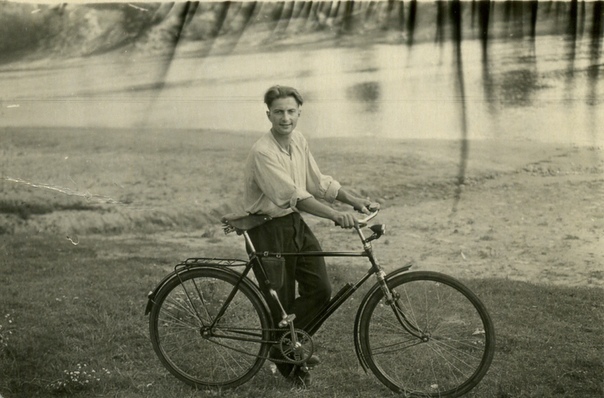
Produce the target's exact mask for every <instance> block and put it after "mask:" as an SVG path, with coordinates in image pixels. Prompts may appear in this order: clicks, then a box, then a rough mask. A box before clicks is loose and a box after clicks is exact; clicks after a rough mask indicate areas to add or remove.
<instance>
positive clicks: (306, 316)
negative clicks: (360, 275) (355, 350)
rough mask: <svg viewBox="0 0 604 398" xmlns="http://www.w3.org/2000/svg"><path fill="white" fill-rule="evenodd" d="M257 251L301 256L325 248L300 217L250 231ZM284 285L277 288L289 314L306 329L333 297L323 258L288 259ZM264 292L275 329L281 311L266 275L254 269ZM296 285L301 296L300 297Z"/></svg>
mask: <svg viewBox="0 0 604 398" xmlns="http://www.w3.org/2000/svg"><path fill="white" fill-rule="evenodd" d="M248 233H249V236H250V239H251V240H252V243H253V244H254V247H255V248H256V251H257V252H259V253H262V252H264V251H268V252H272V253H299V252H305V251H321V250H322V249H321V245H320V244H319V241H318V240H317V238H315V236H314V234H313V233H312V231H311V230H310V228H308V225H306V223H305V222H304V220H303V219H302V217H301V216H300V214H298V213H291V214H288V215H287V216H283V217H279V218H274V219H272V220H270V221H268V222H266V223H264V224H262V225H261V226H259V227H256V228H254V229H252V230H250V231H249V232H248ZM283 271H284V275H283V284H282V286H281V287H280V288H279V289H275V290H276V292H277V295H278V296H279V300H280V301H281V304H282V305H283V308H284V309H285V311H286V312H287V313H288V314H291V313H294V314H296V319H295V321H294V325H295V326H296V328H299V329H302V330H306V329H305V328H306V327H307V326H308V324H309V322H310V321H311V320H312V318H313V317H314V316H315V315H316V314H317V313H318V312H319V311H320V310H321V309H322V308H323V306H324V305H325V304H326V303H327V302H328V301H329V299H330V297H331V284H330V282H329V278H328V276H327V270H326V268H325V260H324V259H323V257H285V266H284V269H283ZM254 274H255V275H256V279H257V280H258V284H259V286H260V289H261V290H262V292H263V293H264V295H265V296H266V297H267V302H268V304H269V307H270V310H271V314H272V316H273V320H274V322H275V326H277V325H278V323H279V321H280V320H281V310H280V309H279V306H278V305H277V304H276V303H274V300H272V299H271V297H270V295H269V293H268V286H266V283H265V279H264V277H263V275H262V273H261V272H260V271H259V270H257V269H256V268H254ZM296 282H297V283H298V295H299V296H298V297H296Z"/></svg>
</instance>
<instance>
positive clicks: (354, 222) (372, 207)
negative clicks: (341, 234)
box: [333, 200, 380, 228]
mask: <svg viewBox="0 0 604 398" xmlns="http://www.w3.org/2000/svg"><path fill="white" fill-rule="evenodd" d="M354 209H355V210H356V211H358V212H359V213H363V214H367V215H369V214H371V213H374V212H376V211H378V210H379V209H380V204H379V203H376V202H371V201H370V200H365V201H363V202H362V203H359V204H358V205H357V206H354ZM372 218H373V217H372ZM333 221H334V222H335V223H336V225H338V226H340V227H342V228H358V227H359V226H360V224H361V223H362V221H361V222H359V219H358V218H357V216H356V215H354V214H353V213H346V212H338V213H337V214H336V216H335V217H334V219H333Z"/></svg>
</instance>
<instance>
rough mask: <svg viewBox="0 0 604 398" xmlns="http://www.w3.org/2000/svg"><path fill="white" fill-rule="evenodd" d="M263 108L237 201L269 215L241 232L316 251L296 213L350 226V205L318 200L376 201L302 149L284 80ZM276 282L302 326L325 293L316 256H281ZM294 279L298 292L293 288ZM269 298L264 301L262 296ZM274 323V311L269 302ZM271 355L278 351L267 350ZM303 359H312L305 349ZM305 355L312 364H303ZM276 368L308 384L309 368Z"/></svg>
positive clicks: (261, 243) (277, 249)
mask: <svg viewBox="0 0 604 398" xmlns="http://www.w3.org/2000/svg"><path fill="white" fill-rule="evenodd" d="M264 102H265V104H266V106H267V107H268V110H267V112H266V115H267V117H268V120H269V121H270V122H271V125H272V127H271V130H270V132H268V133H266V134H265V135H264V136H262V137H261V138H260V139H259V140H258V141H257V142H256V143H255V144H254V145H253V147H252V149H251V151H250V154H249V156H248V159H247V162H246V168H245V189H244V205H245V210H246V211H247V212H248V213H249V214H263V215H268V216H270V217H271V220H269V221H268V222H266V223H264V224H262V225H261V226H259V227H256V228H254V229H252V230H250V231H249V235H250V238H251V240H252V243H253V244H254V246H255V248H256V250H257V251H258V252H264V251H269V252H274V253H285V252H289V253H294V252H304V251H320V250H321V246H320V245H319V242H318V241H317V239H316V238H315V236H314V235H313V233H312V232H311V230H310V229H309V228H308V226H307V225H306V223H305V222H304V220H303V219H302V217H301V216H300V212H306V213H310V214H313V215H315V216H318V217H322V218H326V219H329V220H332V221H334V222H335V223H336V224H337V225H339V226H341V227H342V228H352V227H354V226H355V225H358V221H357V218H356V216H355V214H354V213H352V212H340V211H337V210H334V209H333V208H331V207H329V206H328V205H326V204H324V203H323V202H321V201H319V199H322V200H324V201H326V202H329V203H333V202H334V201H335V200H338V201H340V202H343V203H346V204H349V205H350V206H352V207H353V208H354V209H355V210H357V211H359V212H361V213H369V210H368V209H369V208H370V207H371V208H376V207H377V206H378V205H377V204H373V203H372V202H370V201H369V200H366V199H362V198H359V197H356V196H355V195H353V194H351V193H350V192H348V191H347V190H345V189H344V188H342V187H341V186H340V184H339V183H338V182H337V181H335V180H334V179H333V178H331V177H330V176H326V175H323V174H321V171H320V170H319V168H318V166H317V164H316V162H315V159H314V158H313V156H312V154H311V153H310V150H309V148H308V143H307V142H306V139H305V138H304V137H303V136H302V134H300V133H299V132H298V131H296V125H297V123H298V118H299V117H300V114H301V113H302V109H301V106H302V104H303V99H302V96H301V95H300V93H298V91H297V90H296V89H294V88H292V87H285V86H274V87H271V88H270V89H268V91H267V92H266V94H265V96H264ZM254 272H255V273H256V276H257V279H258V280H259V284H260V288H261V289H262V290H263V292H264V293H265V294H267V291H268V287H267V286H265V284H264V282H263V278H262V277H259V275H258V273H257V272H256V270H254ZM282 280H283V282H282V284H281V286H280V287H278V286H277V288H276V287H275V286H273V288H275V290H276V291H277V294H278V296H279V300H280V301H281V304H282V305H283V307H284V309H285V311H286V312H287V313H288V314H291V313H293V314H295V315H296V319H295V321H294V324H295V326H296V327H297V328H300V329H302V330H305V328H306V327H307V326H308V323H309V322H310V321H311V320H312V318H313V316H314V315H315V314H316V313H317V312H318V311H319V310H320V309H321V308H322V307H323V306H324V305H325V303H327V302H328V301H329V299H330V297H331V284H330V282H329V278H328V276H327V272H326V269H325V261H324V259H323V258H322V257H289V258H286V259H285V265H284V267H283V278H282ZM296 282H297V283H298V293H299V297H297V298H296V297H295V294H296ZM268 301H271V300H268ZM269 305H270V306H271V313H272V316H273V318H274V320H275V325H276V324H278V322H279V321H280V320H281V311H280V309H279V308H278V306H276V305H274V303H272V302H271V303H269ZM271 355H272V356H273V357H274V358H279V353H278V352H275V350H272V352H271ZM311 359H312V361H311V360H309V364H311V365H316V364H318V362H319V361H318V358H317V357H316V356H313V358H311ZM310 362H312V363H310ZM277 368H278V369H279V371H280V372H281V373H282V374H283V375H284V376H285V377H289V378H291V379H293V381H294V382H295V383H297V384H303V385H308V384H309V382H310V374H309V373H308V372H304V371H303V370H302V369H303V368H300V367H294V366H292V365H288V364H280V363H277Z"/></svg>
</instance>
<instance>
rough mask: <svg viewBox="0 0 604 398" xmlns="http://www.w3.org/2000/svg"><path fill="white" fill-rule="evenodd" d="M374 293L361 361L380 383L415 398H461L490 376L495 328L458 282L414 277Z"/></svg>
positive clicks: (362, 331) (366, 313)
mask: <svg viewBox="0 0 604 398" xmlns="http://www.w3.org/2000/svg"><path fill="white" fill-rule="evenodd" d="M388 286H389V287H390V291H391V292H392V294H393V300H392V302H391V303H389V302H387V300H386V299H385V297H384V294H383V292H382V289H380V288H377V289H374V290H373V292H372V293H370V294H371V295H370V296H369V297H368V300H367V301H366V305H365V306H364V308H362V311H363V312H362V314H361V317H360V324H359V337H360V341H361V350H362V355H363V356H364V358H365V360H366V362H367V365H368V367H369V368H370V369H371V371H372V372H373V373H374V374H375V375H376V377H377V378H378V379H379V380H380V381H381V382H382V383H384V384H385V385H386V386H388V387H389V388H390V389H392V390H393V391H396V392H403V393H405V394H407V396H411V397H458V396H461V395H463V394H465V393H467V392H468V391H470V390H471V389H472V388H474V387H475V386H476V385H477V384H478V383H479V382H480V380H481V379H482V378H483V376H484V375H485V374H486V372H487V370H488V368H489V366H490V364H491V360H492V359H493V354H494V351H495V332H494V327H493V322H492V321H491V318H490V316H489V314H488V312H487V310H486V308H485V306H484V305H483V304H482V303H481V302H480V300H479V299H478V298H477V297H476V295H475V294H473V293H472V292H471V291H470V290H469V289H468V288H467V287H465V286H464V285H463V284H461V283H460V282H458V281H457V280H455V279H453V278H451V277H449V276H447V275H444V274H440V273H436V272H428V271H418V272H409V273H405V274H401V275H398V276H395V277H393V278H392V279H391V280H389V281H388Z"/></svg>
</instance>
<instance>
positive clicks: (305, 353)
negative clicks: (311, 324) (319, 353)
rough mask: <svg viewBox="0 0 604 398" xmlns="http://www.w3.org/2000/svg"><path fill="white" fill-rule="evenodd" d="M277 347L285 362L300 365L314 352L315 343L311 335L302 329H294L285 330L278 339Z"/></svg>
mask: <svg viewBox="0 0 604 398" xmlns="http://www.w3.org/2000/svg"><path fill="white" fill-rule="evenodd" d="M279 349H280V350H281V354H283V357H284V358H285V359H287V362H290V363H293V364H296V365H301V364H303V363H305V362H306V361H307V360H308V359H309V358H310V357H311V356H312V354H313V353H314V351H315V345H314V342H313V340H312V337H311V336H310V335H309V334H308V333H306V332H305V331H304V330H300V329H294V331H293V334H292V331H288V332H285V333H284V334H283V335H282V336H281V338H280V339H279Z"/></svg>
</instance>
